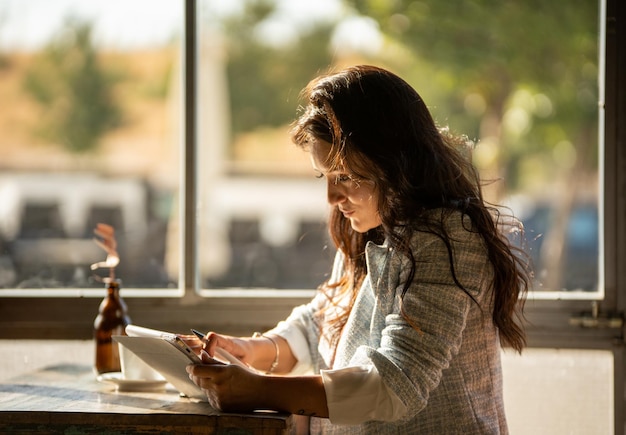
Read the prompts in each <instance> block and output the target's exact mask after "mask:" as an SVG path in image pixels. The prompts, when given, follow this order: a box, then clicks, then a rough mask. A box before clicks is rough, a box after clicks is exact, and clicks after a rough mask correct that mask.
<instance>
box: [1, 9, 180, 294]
mask: <svg viewBox="0 0 626 435" xmlns="http://www.w3.org/2000/svg"><path fill="white" fill-rule="evenodd" d="M182 16H183V3H182V2H171V1H167V0H133V1H131V2H128V1H124V0H90V1H79V0H54V1H49V0H32V1H28V2H23V1H19V0H0V99H1V100H2V105H1V106H0V131H2V135H0V155H1V156H2V159H1V163H0V164H1V165H2V169H1V172H0V288H4V289H8V288H19V289H62V288H73V287H80V288H83V287H92V286H96V287H101V286H102V284H101V283H100V282H99V281H98V280H97V279H96V278H95V275H97V276H105V275H107V273H108V271H97V272H96V273H95V274H94V272H93V271H91V269H90V265H91V264H92V263H95V262H97V261H102V260H104V258H105V252H104V251H103V250H102V249H100V248H99V247H98V246H97V245H96V243H94V241H93V240H92V238H93V236H94V234H93V230H94V228H95V226H96V224H97V223H106V224H108V225H111V226H113V227H114V229H115V231H116V238H117V243H118V252H119V256H120V258H121V262H120V265H119V266H118V270H117V276H118V277H119V278H120V279H122V281H123V282H124V285H125V286H128V287H138V288H150V287H168V286H178V284H177V282H178V271H177V270H176V268H171V267H169V266H168V265H169V264H171V263H175V262H176V261H177V260H176V259H173V260H172V259H169V258H168V255H167V253H168V252H172V251H170V249H168V248H169V245H170V244H171V243H172V241H174V242H175V243H177V240H178V238H177V237H173V238H168V230H169V228H170V226H171V217H172V216H174V215H175V209H176V205H177V197H178V190H179V178H180V170H179V164H178V162H179V160H180V159H179V153H180V144H181V141H180V136H181V131H180V128H181V127H180V125H181V117H182V111H181V105H180V101H179V100H180V95H181V92H180V89H181V79H180V71H181V65H182V63H181V47H180V44H181V38H180V36H181V31H182V23H183V22H182ZM173 252H175V250H173Z"/></svg>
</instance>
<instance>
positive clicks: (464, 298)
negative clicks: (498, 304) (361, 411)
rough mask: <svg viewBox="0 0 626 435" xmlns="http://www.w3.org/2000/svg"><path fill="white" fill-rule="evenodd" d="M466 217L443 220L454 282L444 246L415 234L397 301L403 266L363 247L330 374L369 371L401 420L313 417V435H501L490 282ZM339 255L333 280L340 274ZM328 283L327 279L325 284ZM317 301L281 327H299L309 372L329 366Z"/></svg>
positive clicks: (396, 257)
mask: <svg viewBox="0 0 626 435" xmlns="http://www.w3.org/2000/svg"><path fill="white" fill-rule="evenodd" d="M470 225H471V223H470V222H469V218H467V217H466V218H464V219H463V218H462V217H461V214H460V213H453V214H452V215H450V216H449V217H448V218H447V220H446V221H445V226H446V229H447V231H448V232H449V235H450V238H451V243H452V249H453V258H454V267H455V271H456V275H457V278H458V280H459V281H460V282H461V283H462V284H463V285H464V287H465V288H466V289H467V291H468V292H469V293H470V294H471V296H472V297H473V298H474V300H472V297H470V296H469V295H468V294H467V293H465V292H464V291H463V290H462V289H460V288H459V287H458V286H457V285H456V284H455V283H454V281H453V278H452V274H451V272H450V260H449V255H448V251H447V250H446V247H445V245H444V243H443V242H442V241H441V240H440V239H439V238H438V237H436V236H434V235H432V234H429V233H426V232H416V233H415V235H414V238H413V239H412V242H411V243H412V247H413V252H414V256H415V262H416V266H417V269H416V273H415V277H414V280H413V282H412V284H411V286H410V287H409V289H408V291H407V293H406V295H405V297H404V299H403V301H402V304H403V309H404V312H405V313H406V314H407V315H408V316H409V317H410V319H411V322H412V323H414V324H415V325H417V327H418V329H415V328H414V327H412V326H411V325H409V323H408V322H407V321H406V320H405V318H404V317H403V316H402V315H401V314H400V304H401V303H400V292H401V290H402V287H403V284H404V283H405V282H406V280H407V275H408V261H409V259H408V258H407V257H406V256H403V255H400V254H399V253H397V252H395V251H393V250H392V249H390V248H388V247H386V246H385V245H383V246H378V245H375V244H373V243H370V244H368V246H367V248H366V256H367V265H368V277H367V278H366V280H365V282H364V283H363V286H362V288H361V289H360V291H359V294H358V296H357V300H356V302H355V304H354V307H353V309H352V311H351V314H350V317H349V319H348V322H347V324H346V326H345V328H344V331H343V335H342V338H341V340H340V343H339V345H338V348H337V353H336V357H335V361H334V363H333V367H332V368H335V369H336V368H341V367H347V366H352V365H366V364H373V365H375V366H376V368H377V369H378V372H379V373H380V375H381V377H382V379H383V382H384V383H385V385H386V386H387V387H389V388H390V389H391V390H392V391H394V392H395V394H396V395H397V396H398V397H399V398H400V399H401V400H402V402H403V403H404V404H405V405H406V407H407V408H408V410H409V411H408V415H406V416H405V417H404V418H403V419H402V420H400V421H394V422H382V421H366V422H363V423H362V424H360V425H355V426H344V425H333V424H331V423H330V421H329V420H327V419H319V418H312V419H311V425H310V429H311V433H313V434H317V433H328V434H379V435H382V434H436V435H441V434H463V435H469V434H481V435H482V434H506V433H508V430H507V425H506V418H505V414H504V406H503V398H502V371H501V365H500V345H499V340H498V333H497V330H496V328H495V326H494V325H493V322H492V319H491V311H492V294H491V292H490V291H489V283H490V280H491V278H492V274H493V267H492V265H491V263H490V262H489V260H488V258H487V253H486V248H485V245H484V242H483V239H482V237H481V236H480V235H479V234H477V233H474V232H471V231H468V230H467V229H466V228H467V227H469V226H470ZM341 264H342V258H341V254H338V257H337V259H336V262H335V268H334V270H333V275H334V276H335V277H337V276H340V275H341ZM331 279H332V278H331ZM326 300H327V299H326V298H325V297H316V298H314V299H313V300H312V301H311V303H309V304H307V305H303V306H301V307H298V308H296V309H294V311H293V312H292V314H291V316H290V317H289V319H287V322H290V321H291V322H295V323H297V324H298V325H299V327H302V326H304V329H306V331H305V333H306V335H307V339H308V341H309V345H310V352H311V356H312V359H313V361H314V366H315V367H314V369H315V370H316V372H319V370H320V369H326V368H331V367H328V364H329V363H328V362H329V361H330V356H329V355H328V349H327V347H324V346H321V345H320V337H319V327H318V322H319V318H317V317H316V316H315V313H316V312H317V311H318V310H319V308H320V306H321V305H323V304H324V303H326V302H325V301H326Z"/></svg>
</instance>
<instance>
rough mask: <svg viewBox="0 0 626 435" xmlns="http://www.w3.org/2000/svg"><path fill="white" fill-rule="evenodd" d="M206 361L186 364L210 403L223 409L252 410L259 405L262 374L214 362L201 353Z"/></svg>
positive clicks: (262, 389)
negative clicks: (201, 363)
mask: <svg viewBox="0 0 626 435" xmlns="http://www.w3.org/2000/svg"><path fill="white" fill-rule="evenodd" d="M202 359H203V361H204V362H207V364H203V365H200V364H196V365H189V366H187V372H188V373H189V379H191V380H192V381H193V382H194V383H195V384H196V385H198V386H199V387H200V388H201V389H202V391H204V393H205V394H206V396H207V399H208V401H209V404H210V405H211V406H212V407H213V408H215V409H217V410H220V411H224V412H251V411H254V410H255V409H259V408H262V404H263V403H264V402H265V398H264V395H263V391H264V388H263V386H262V385H263V376H262V375H260V374H257V373H255V372H253V371H252V370H247V369H245V368H243V367H241V366H237V365H234V364H226V365H224V364H215V363H211V362H212V361H213V360H212V359H211V358H210V357H209V355H208V353H206V352H204V351H203V352H202Z"/></svg>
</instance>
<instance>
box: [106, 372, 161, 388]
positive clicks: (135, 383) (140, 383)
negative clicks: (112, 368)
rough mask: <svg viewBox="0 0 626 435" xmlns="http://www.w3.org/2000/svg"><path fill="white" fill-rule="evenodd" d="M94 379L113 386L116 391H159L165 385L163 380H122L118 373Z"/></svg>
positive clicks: (122, 377)
mask: <svg viewBox="0 0 626 435" xmlns="http://www.w3.org/2000/svg"><path fill="white" fill-rule="evenodd" d="M96 379H97V380H98V382H105V383H108V384H114V385H115V386H116V387H117V390H118V391H161V390H164V389H165V385H166V384H167V381H166V380H164V379H124V375H123V374H122V373H120V372H112V373H103V374H101V375H99V376H98V377H97V378H96Z"/></svg>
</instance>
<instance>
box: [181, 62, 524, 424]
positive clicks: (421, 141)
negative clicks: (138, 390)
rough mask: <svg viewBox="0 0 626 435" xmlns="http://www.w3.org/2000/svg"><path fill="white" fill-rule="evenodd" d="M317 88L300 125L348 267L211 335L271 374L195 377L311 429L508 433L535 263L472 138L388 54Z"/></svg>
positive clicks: (226, 403) (193, 373)
mask: <svg viewBox="0 0 626 435" xmlns="http://www.w3.org/2000/svg"><path fill="white" fill-rule="evenodd" d="M303 95H304V97H305V98H306V100H307V105H306V107H305V109H304V112H303V113H302V115H301V116H300V118H299V119H298V120H297V121H296V123H295V125H294V128H293V139H294V142H295V143H296V144H297V145H299V146H300V147H302V148H303V149H305V150H306V151H308V152H310V155H311V160H312V164H313V168H314V170H315V171H316V172H317V173H318V176H319V177H322V178H324V179H325V180H326V183H327V188H328V201H329V203H330V204H331V206H332V212H331V216H330V220H329V229H330V233H331V236H332V239H333V241H334V243H335V245H336V246H337V248H338V252H337V256H336V260H335V264H334V268H333V271H332V274H331V276H330V278H329V280H328V281H327V282H326V283H324V284H323V285H322V286H320V289H319V291H318V294H317V295H316V296H315V298H314V299H313V300H312V301H311V302H310V303H309V304H307V305H304V306H300V307H297V308H295V309H294V310H293V312H292V313H291V315H290V316H289V317H288V318H287V319H286V320H285V321H283V322H281V323H280V324H279V325H277V326H276V328H274V329H273V330H271V331H268V332H266V333H265V334H263V335H261V336H258V335H257V336H255V337H250V338H236V337H228V336H224V335H219V334H216V333H213V332H211V333H209V334H207V337H206V339H207V340H206V344H205V350H206V352H207V353H208V355H213V354H214V352H215V349H216V347H220V348H223V349H225V350H227V351H228V352H230V353H232V354H233V355H235V356H236V357H237V358H239V359H241V360H242V361H243V362H245V363H247V364H248V365H250V366H251V367H254V368H256V369H259V370H263V371H267V372H269V374H270V375H269V376H268V375H267V374H261V373H258V372H254V371H252V370H246V369H243V368H241V367H234V366H222V365H208V364H205V365H195V366H190V367H189V373H190V377H191V379H193V380H194V381H195V382H196V383H197V384H198V385H199V386H200V387H201V388H203V389H204V390H205V391H206V394H207V396H208V398H209V401H210V403H211V404H212V405H213V406H215V407H217V408H219V409H222V410H225V411H249V410H253V409H260V408H262V409H275V410H279V411H286V412H290V413H294V414H303V415H309V416H312V417H313V418H311V423H310V428H311V433H341V434H344V433H346V434H347V433H355V434H356V433H377V434H386V433H400V434H406V433H417V434H444V433H445V434H450V433H459V434H501V433H507V426H506V419H505V414H504V409H503V400H502V373H501V367H500V342H502V343H503V344H504V345H508V346H510V347H512V348H514V349H515V350H517V351H521V350H522V348H523V346H524V344H525V339H524V333H523V330H522V328H521V326H520V324H519V323H518V322H519V319H518V315H519V314H520V312H521V311H520V310H521V299H520V295H521V294H523V293H524V292H525V291H526V290H527V287H528V283H529V273H528V271H527V269H526V263H525V262H523V261H521V260H520V259H519V258H518V257H517V256H516V255H515V253H514V251H513V248H511V247H510V245H509V243H508V242H507V239H506V238H505V237H503V235H502V233H501V231H500V230H499V229H498V225H499V223H500V220H501V219H500V217H499V214H498V213H497V211H496V209H495V208H490V207H488V206H486V205H485V203H484V201H483V198H482V194H481V188H480V182H479V179H478V176H477V173H476V171H475V170H474V169H473V167H472V166H471V164H470V163H469V162H468V161H467V159H466V157H464V155H463V152H462V148H463V146H465V145H466V144H465V141H464V140H463V139H462V138H456V137H453V136H451V135H449V134H447V133H444V132H442V131H439V130H438V129H437V127H436V126H435V124H434V122H433V119H432V117H431V115H430V113H429V111H428V109H427V108H426V106H425V104H424V102H423V101H422V99H421V98H420V96H419V95H418V94H417V93H416V92H415V90H414V89H412V88H411V87H410V86H409V85H408V84H407V83H406V82H405V81H404V80H402V79H401V78H399V77H397V76H396V75H394V74H392V73H390V72H388V71H386V70H383V69H380V68H377V67H373V66H355V67H350V68H347V69H345V70H343V71H340V72H338V73H335V74H330V75H327V76H322V77H319V78H317V79H315V80H313V81H312V82H311V83H309V85H308V86H307V87H306V88H305V90H304V91H303ZM206 356H207V355H205V357H206ZM274 374H289V376H273V375H274Z"/></svg>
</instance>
